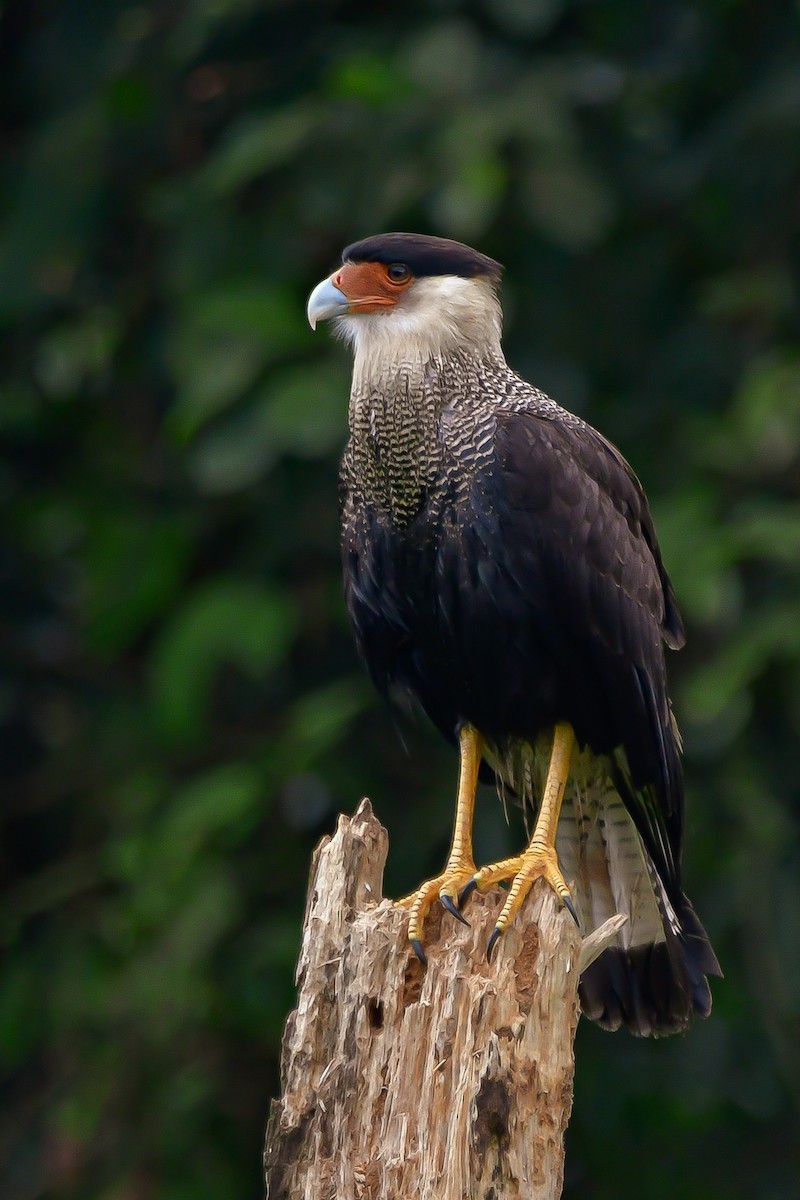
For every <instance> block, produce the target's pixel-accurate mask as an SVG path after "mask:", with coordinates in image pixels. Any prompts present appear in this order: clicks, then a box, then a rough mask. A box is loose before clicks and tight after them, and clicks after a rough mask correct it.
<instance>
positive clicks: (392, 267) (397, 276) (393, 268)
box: [386, 263, 411, 283]
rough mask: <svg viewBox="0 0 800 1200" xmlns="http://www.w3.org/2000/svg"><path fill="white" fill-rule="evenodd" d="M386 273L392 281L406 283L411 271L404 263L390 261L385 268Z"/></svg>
mask: <svg viewBox="0 0 800 1200" xmlns="http://www.w3.org/2000/svg"><path fill="white" fill-rule="evenodd" d="M386 274H387V275H388V276H389V279H390V280H391V281H392V283H406V281H407V280H409V279H410V278H411V272H410V271H409V269H408V267H407V266H406V265H405V263H390V264H389V266H388V267H387V268H386Z"/></svg>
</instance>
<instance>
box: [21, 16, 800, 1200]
mask: <svg viewBox="0 0 800 1200" xmlns="http://www.w3.org/2000/svg"><path fill="white" fill-rule="evenodd" d="M799 18H800V8H798V5H797V3H783V2H780V0H773V2H771V3H765V0H706V2H705V3H700V2H695V3H689V2H685V3H681V2H679V0H674V2H673V0H669V2H667V0H663V2H652V3H650V2H648V3H642V2H638V0H628V2H625V0H607V2H600V0H596V2H592V0H571V2H568V0H475V2H474V3H458V2H456V0H449V2H448V0H428V2H427V3H423V2H419V3H402V4H401V3H396V4H394V3H388V2H387V3H384V4H382V5H378V4H368V3H356V2H353V3H339V2H337V0H313V2H309V3H301V2H299V0H298V2H297V3H294V4H289V3H269V2H268V0H267V2H265V0H259V2H256V0H216V2H215V3H209V2H200V0H194V2H191V0H187V2H185V3H182V4H178V3H164V4H157V3H140V4H122V3H118V2H112V0H104V2H102V0H96V2H95V3H92V2H90V0H69V2H68V3H55V2H53V0H16V2H12V3H8V4H6V5H4V7H3V18H2V25H0V87H2V93H3V100H2V151H3V152H2V162H1V163H0V191H1V192H2V198H1V200H0V204H1V205H2V209H1V210H0V211H1V213H2V233H1V234H0V326H1V332H2V354H3V364H4V369H3V374H2V392H1V396H0V399H1V408H0V412H1V418H0V425H1V429H0V437H1V438H2V445H3V449H4V455H3V464H2V468H0V497H1V498H2V511H3V528H2V534H3V544H2V552H1V557H0V630H1V631H2V653H3V659H4V663H5V665H6V666H7V667H8V668H9V670H8V671H7V672H6V673H5V675H4V681H3V683H2V686H1V687H0V722H1V723H2V728H1V731H0V737H1V738H2V756H3V762H4V767H5V774H6V776H7V782H6V784H5V785H4V788H3V822H4V829H3V839H2V851H1V852H0V871H2V877H3V883H4V886H5V892H6V895H5V903H4V908H3V917H2V926H1V932H2V939H3V950H4V962H3V968H2V984H1V986H0V1070H1V1071H2V1082H3V1087H2V1092H3V1111H2V1117H1V1118H0V1162H2V1179H3V1182H2V1185H1V1187H0V1190H2V1195H3V1198H4V1200H35V1198H38V1197H43V1198H44V1197H47V1198H49V1197H63V1198H65V1200H68V1198H71V1197H81V1198H84V1197H85V1198H87V1200H91V1198H95V1197H97V1198H102V1200H151V1198H156V1197H158V1198H159V1200H161V1198H164V1200H184V1198H185V1200H189V1198H191V1200H229V1198H230V1200H234V1198H235V1200H242V1198H250V1200H255V1198H256V1197H258V1196H259V1195H260V1194H261V1186H262V1185H261V1179H260V1163H259V1156H260V1150H261V1142H262V1131H263V1125H264V1121H265V1118H266V1114H267V1108H268V1100H269V1097H270V1095H271V1094H273V1093H274V1092H275V1091H276V1089H277V1087H278V1077H277V1057H278V1048H279V1038H280V1033H281V1028H282V1025H283V1021H284V1018H285V1016H286V1014H287V1011H288V1009H289V1008H290V1006H291V1003H292V999H293V985H292V969H293V963H294V959H295V955H296V952H297V946H298V935H299V929H300V921H301V913H302V907H303V900H304V893H305V885H306V878H307V869H308V863H309V856H310V852H311V849H312V847H313V845H314V844H315V842H316V840H317V839H318V838H319V836H320V835H321V834H322V833H323V832H325V831H328V830H330V829H331V828H332V826H333V822H334V819H335V814H336V812H337V811H338V810H341V809H344V810H346V811H350V810H352V809H353V808H354V806H355V804H356V802H357V800H358V798H359V797H360V796H361V795H362V794H364V793H368V794H369V795H370V796H371V797H372V798H373V800H374V803H375V806H376V808H377V811H378V813H379V815H380V816H381V818H382V819H383V820H384V821H385V823H386V824H387V825H388V827H389V829H390V833H391V839H392V849H391V861H390V865H389V870H388V878H387V886H388V889H389V891H390V892H393V893H397V892H399V891H400V890H407V889H409V888H410V887H411V886H412V885H413V884H415V883H416V882H418V881H419V879H421V878H422V877H423V875H425V874H426V873H431V872H432V871H434V870H435V869H436V868H437V867H438V866H439V865H440V860H441V859H442V856H443V854H444V852H445V849H446V843H447V837H448V830H449V823H450V817H451V812H452V802H453V783H454V762H453V757H452V755H451V753H450V752H449V751H448V750H447V748H446V747H444V746H441V745H440V744H439V742H438V741H437V739H436V738H435V737H434V736H433V734H431V733H430V732H429V731H428V729H427V728H426V727H425V725H424V722H422V721H417V722H416V723H415V722H413V721H412V722H408V721H404V722H403V723H402V725H403V737H404V739H405V743H406V747H407V749H406V748H404V746H403V742H402V741H401V739H400V738H399V737H398V736H397V732H396V730H395V728H394V726H393V723H392V720H391V719H390V717H389V715H388V714H387V713H386V712H384V711H383V710H382V708H381V707H380V706H379V705H378V704H377V703H376V701H375V699H374V698H373V696H372V694H371V692H370V690H369V687H368V686H367V683H366V681H365V678H364V676H363V675H362V672H361V670H360V667H359V665H358V663H357V662H356V659H355V656H354V652H353V649H352V645H351V641H350V636H349V632H348V630H347V627H346V624H345V619H344V613H343V606H342V602H341V597H340V585H339V567H338V551H337V513H336V469H337V457H338V454H339V452H340V449H341V446H342V443H343V440H344V438H345V434H346V429H345V418H346V394H347V380H348V369H349V364H348V361H347V354H346V352H345V351H344V349H343V348H342V347H339V346H336V345H335V344H333V342H332V341H331V339H330V337H329V336H328V331H327V330H324V329H323V330H322V331H320V332H319V333H318V334H317V335H312V334H311V332H310V330H309V329H308V327H307V326H306V324H305V317H304V304H305V298H306V295H307V293H308V292H309V290H310V289H311V287H312V286H313V285H314V284H315V283H316V282H317V281H318V280H319V279H320V278H322V277H323V275H325V274H327V272H328V271H329V270H330V269H331V268H332V267H333V266H334V265H335V262H336V261H337V256H338V253H339V251H340V250H341V247H342V246H343V245H344V244H345V243H346V242H348V241H351V240H353V239H355V238H358V237H363V236H365V235H367V234H370V233H374V232H378V231H381V230H387V229H414V230H423V231H429V232H433V233H441V234H446V235H449V236H453V237H457V238H461V239H463V240H466V241H469V242H472V243H473V244H475V245H477V246H479V247H480V249H482V250H484V251H486V252H487V253H489V254H491V255H493V256H494V257H496V258H498V259H500V260H501V261H502V262H504V263H505V264H506V268H507V270H506V278H505V282H504V285H503V301H504V306H505V311H506V317H507V339H506V344H507V350H508V355H509V359H510V361H511V363H512V364H513V365H514V366H515V367H516V368H518V369H519V370H520V371H521V372H522V373H523V374H525V375H526V376H527V377H528V378H529V379H532V380H534V381H536V382H537V383H539V384H540V385H542V386H544V387H546V388H547V389H549V390H550V391H551V392H552V393H553V394H554V395H555V396H556V397H557V398H559V399H560V400H561V401H563V402H564V403H565V404H566V405H568V406H570V407H572V408H574V409H576V410H577V411H579V412H580V413H582V414H583V415H584V416H586V417H587V418H588V419H590V420H591V421H592V422H593V423H595V424H597V425H598V426H599V427H600V428H601V429H602V430H603V431H604V432H605V433H607V434H608V435H609V436H610V437H612V438H613V439H614V440H615V441H616V442H618V443H619V445H620V446H621V447H622V449H623V451H624V452H625V454H626V455H627V456H628V457H629V458H630V459H631V460H632V462H633V463H634V465H635V467H636V469H637V471H638V472H639V474H640V475H641V477H642V479H643V481H644V483H645V485H646V487H647V489H648V491H649V494H650V497H651V500H652V504H653V507H654V510H655V513H656V518H657V523H658V527H659V531H660V535H661V539H662V543H663V547H664V552H665V557H666V560H667V563H668V565H669V568H670V570H671V572H672V575H673V578H674V581H675V584H676V587H677V591H678V594H679V596H680V599H681V602H682V606H683V610H684V613H685V616H686V620H687V625H688V634H689V644H688V647H687V649H686V650H685V651H684V652H683V653H682V654H680V655H678V656H675V657H674V658H671V661H670V665H671V668H672V680H673V690H674V693H675V702H676V708H677V712H678V715H679V718H680V721H681V724H682V728H683V731H684V734H685V740H686V770H687V776H688V806H689V811H688V847H687V855H686V874H687V887H688V891H689V893H690V895H691V896H692V898H693V899H694V901H695V904H696V906H697V908H698V910H699V911H700V913H701V914H702V916H703V919H704V921H705V923H706V924H707V926H708V929H709V931H710V933H711V935H712V937H713V940H714V942H715V945H716V947H717V950H718V952H719V956H720V959H721V960H722V963H723V966H724V968H725V971H726V978H725V980H724V981H721V982H718V983H716V984H715V988H714V991H715V1008H714V1014H713V1016H712V1018H711V1020H709V1021H708V1022H706V1023H701V1024H698V1025H696V1026H695V1027H694V1028H693V1029H692V1030H691V1031H690V1032H689V1033H688V1034H686V1035H685V1036H681V1037H677V1038H673V1039H671V1040H669V1041H663V1042H645V1043H637V1042H635V1041H634V1040H633V1039H631V1038H629V1037H627V1036H626V1035H624V1034H617V1035H614V1036H612V1035H608V1034H604V1033H602V1032H601V1031H599V1030H596V1029H594V1028H591V1027H585V1028H582V1029H581V1031H580V1033H579V1039H578V1049H577V1055H578V1069H577V1089H576V1098H575V1111H574V1117H573V1121H572V1124H571V1127H570V1131H569V1138H568V1182H567V1187H566V1196H567V1197H568V1198H571V1200H576V1198H577V1197H581V1200H594V1198H599V1200H612V1198H614V1200H621V1198H624V1197H631V1198H633V1197H635V1198H637V1200H661V1198H662V1197H663V1198H665V1200H666V1198H667V1197H670V1198H674V1197H686V1198H690V1200H692V1198H697V1200H740V1198H741V1200H751V1198H752V1197H756V1196H757V1197H759V1200H791V1198H794V1197H796V1196H797V1195H798V1194H800V1175H799V1174H798V1161H797V1157H798V1152H797V1149H796V1147H797V1139H798V1107H799V1106H800V1018H799V1017H798V1009H799V1007H800V851H799V847H798V816H799V814H800V806H798V792H799V790H800V346H799V342H800V337H799V336H798V328H799V325H798V315H799V314H798V297H797V292H796V289H795V284H794V281H793V276H792V268H791V255H792V253H793V251H794V252H795V253H796V251H797V249H798V233H799V232H800V36H799V35H798V20H799ZM479 827H480V828H479V841H480V851H481V853H482V855H483V856H484V857H488V856H489V855H494V854H495V853H497V852H498V851H499V852H502V851H503V850H504V849H505V848H506V847H510V846H512V845H514V844H516V843H517V842H518V840H519V836H520V831H519V830H518V828H517V827H516V826H514V827H512V829H511V830H507V829H506V826H505V825H504V823H503V819H502V815H501V811H500V806H499V804H498V803H497V801H496V800H495V798H494V797H493V796H492V795H491V794H490V793H487V794H486V797H485V800H484V803H483V805H482V811H481V815H480V820H479ZM434 967H435V964H434ZM342 1200H347V1198H342Z"/></svg>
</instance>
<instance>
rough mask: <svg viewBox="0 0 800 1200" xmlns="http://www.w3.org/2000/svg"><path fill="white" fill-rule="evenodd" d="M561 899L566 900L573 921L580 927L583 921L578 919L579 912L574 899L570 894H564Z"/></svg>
mask: <svg viewBox="0 0 800 1200" xmlns="http://www.w3.org/2000/svg"><path fill="white" fill-rule="evenodd" d="M561 899H562V900H563V901H564V907H565V908H566V909H567V911H568V913H569V914H570V916H571V917H572V919H573V921H574V922H575V924H576V925H577V926H578V929H580V927H581V923H580V921H579V920H578V914H577V913H576V912H575V905H574V904H573V903H572V900H571V899H570V897H569V896H562V897H561Z"/></svg>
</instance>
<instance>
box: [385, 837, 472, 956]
mask: <svg viewBox="0 0 800 1200" xmlns="http://www.w3.org/2000/svg"><path fill="white" fill-rule="evenodd" d="M474 878H475V863H474V862H472V860H471V859H464V860H463V861H462V860H459V861H457V862H450V863H448V864H447V866H446V867H445V869H444V871H443V872H442V873H441V875H437V876H436V878H435V879H428V880H427V881H426V882H425V883H423V884H420V886H419V887H418V888H417V890H416V891H415V892H412V893H411V895H410V896H403V898H402V899H401V900H396V901H395V903H396V904H398V905H399V906H400V907H401V908H407V909H408V910H409V915H408V940H409V942H410V943H411V948H412V950H413V951H414V953H415V954H416V956H417V958H418V959H419V960H420V962H422V963H425V962H427V959H426V957H425V951H424V950H423V948H422V935H423V932H424V929H425V918H426V917H427V915H428V913H429V912H430V911H431V908H432V907H433V905H434V903H435V902H436V900H437V899H439V900H441V902H442V904H443V905H444V907H445V908H446V909H447V911H448V912H449V913H451V914H452V916H454V917H455V918H456V919H457V920H458V921H460V922H461V924H462V925H469V921H468V920H467V919H466V917H464V916H462V914H461V912H460V901H459V896H460V895H463V894H464V891H465V889H466V887H467V885H468V884H469V881H470V880H471V879H474Z"/></svg>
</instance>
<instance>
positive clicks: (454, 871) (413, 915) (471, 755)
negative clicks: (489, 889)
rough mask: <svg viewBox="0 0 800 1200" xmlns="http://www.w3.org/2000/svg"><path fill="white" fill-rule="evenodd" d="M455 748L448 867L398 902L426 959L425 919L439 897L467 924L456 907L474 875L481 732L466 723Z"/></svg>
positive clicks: (420, 954) (417, 948)
mask: <svg viewBox="0 0 800 1200" xmlns="http://www.w3.org/2000/svg"><path fill="white" fill-rule="evenodd" d="M458 748H459V754H460V767H459V774H458V800H457V803H456V819H455V823H454V825H453V841H452V844H451V846H450V854H449V856H448V859H447V866H446V867H445V869H444V871H443V872H442V874H441V875H437V876H436V878H435V879H429V880H427V882H426V883H423V884H421V885H420V887H418V888H417V890H416V892H413V893H412V894H411V895H410V896H404V897H403V899H402V900H398V901H397V903H398V904H400V905H402V906H403V907H404V908H408V909H410V912H409V918H408V940H409V941H410V942H411V945H412V946H413V948H414V953H415V954H416V955H417V957H418V958H419V959H421V961H422V962H425V961H426V960H425V952H424V950H423V949H422V934H423V929H424V925H425V918H426V917H427V915H428V913H429V912H430V910H431V906H432V905H433V903H434V901H435V900H436V898H437V897H438V898H439V899H440V900H441V902H442V904H443V905H444V906H445V908H446V909H447V910H448V912H450V913H452V914H453V916H455V917H457V918H458V919H459V921H462V922H463V923H464V924H465V925H466V924H468V922H467V921H465V919H464V917H462V915H461V913H460V912H459V910H458V897H459V893H460V892H461V890H462V888H463V887H464V886H465V885H466V884H467V883H468V882H469V880H470V879H472V878H473V876H474V875H475V859H474V857H473V852H472V822H473V819H474V816H475V789H476V787H477V784H478V768H479V767H480V763H481V754H482V743H481V737H480V734H479V733H478V731H477V730H476V729H473V728H472V726H471V725H465V726H464V728H463V729H462V730H461V732H460V734H459V740H458Z"/></svg>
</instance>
